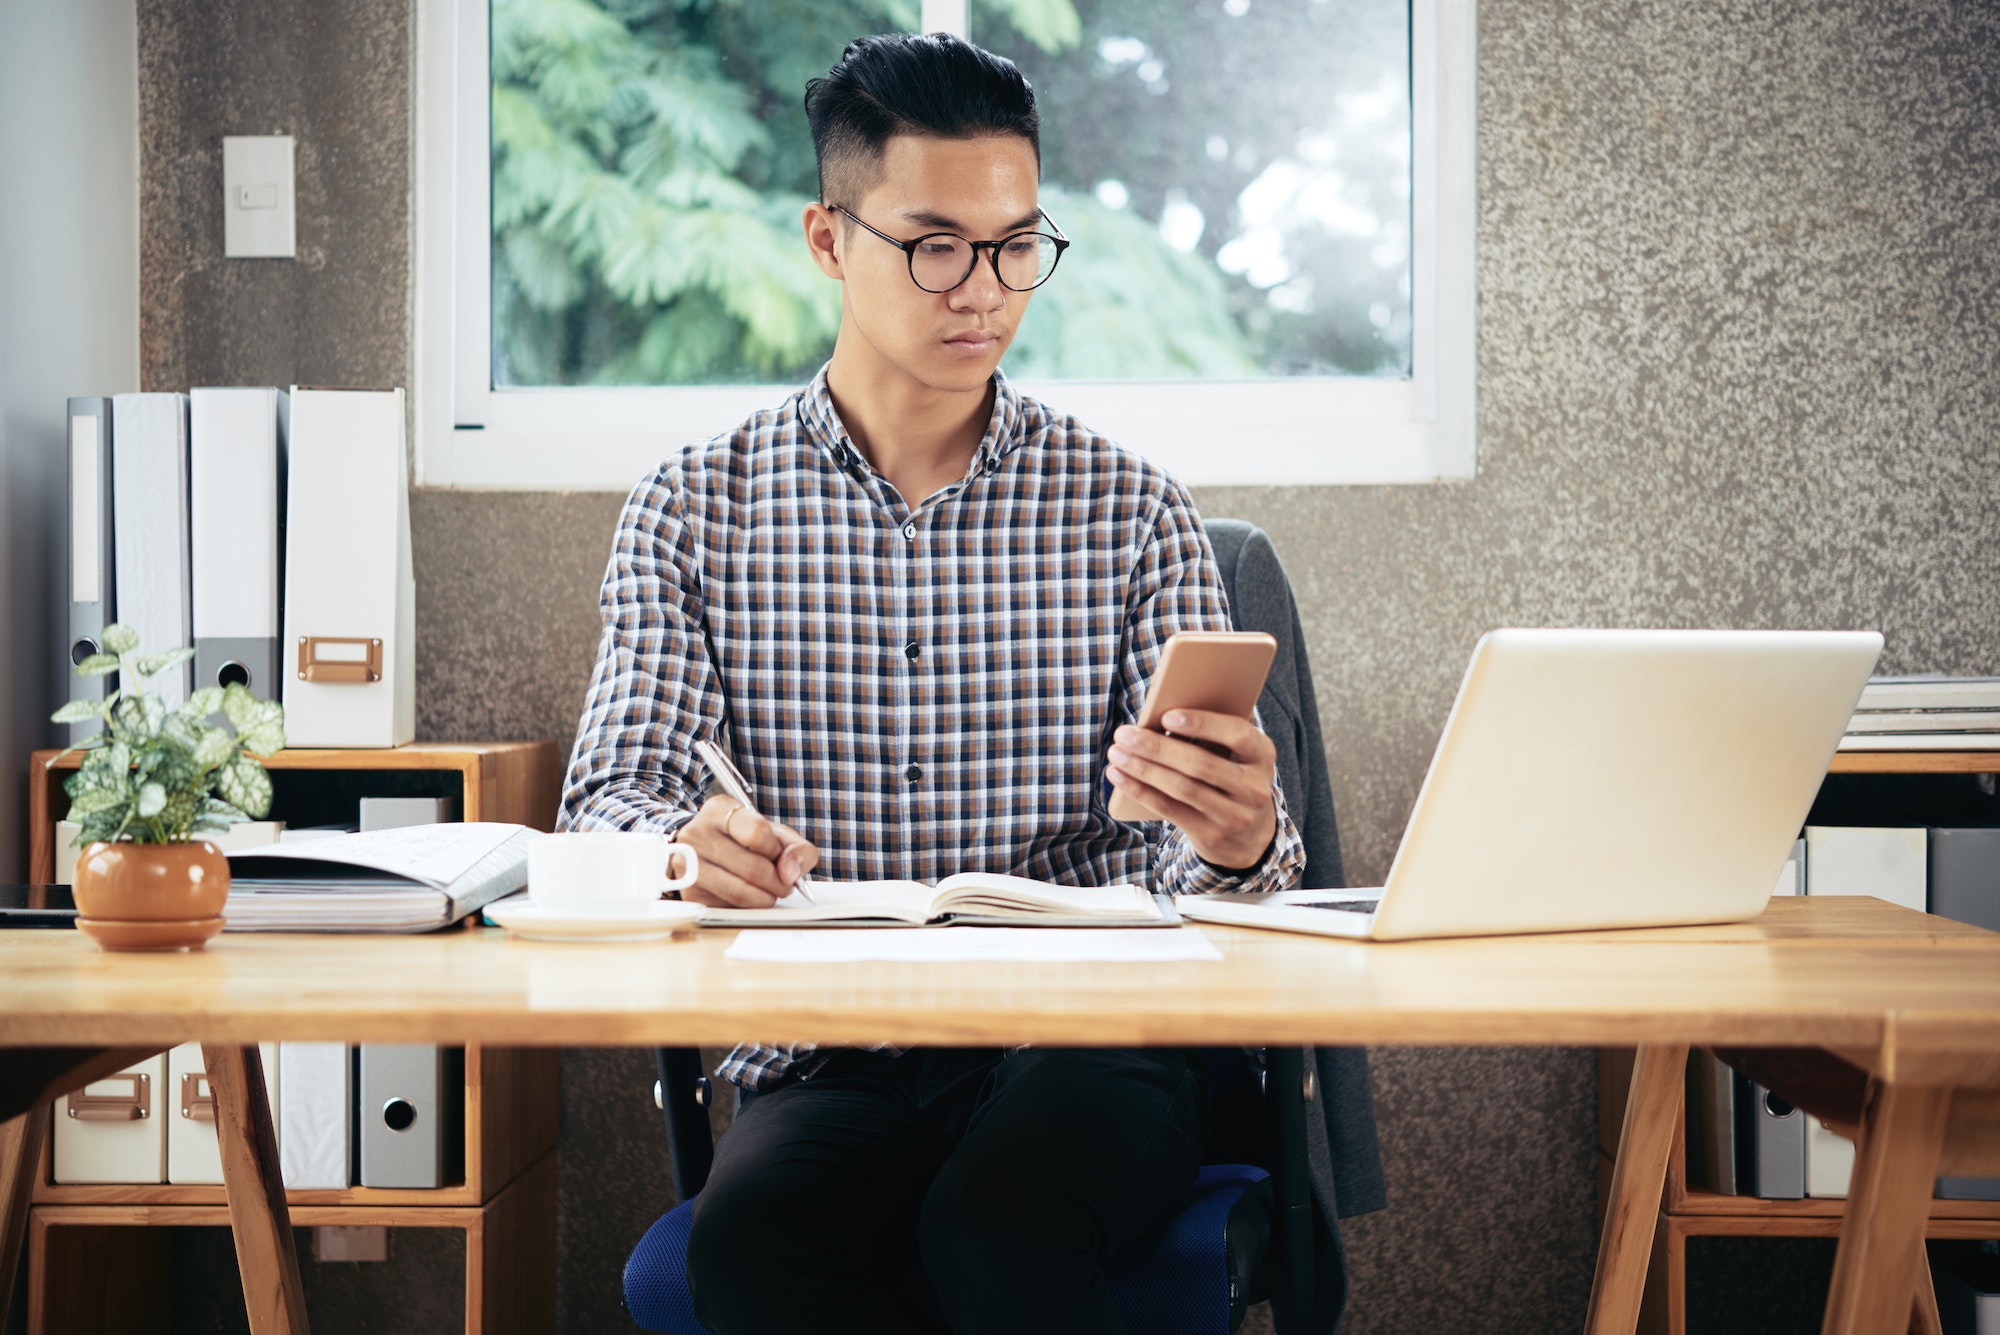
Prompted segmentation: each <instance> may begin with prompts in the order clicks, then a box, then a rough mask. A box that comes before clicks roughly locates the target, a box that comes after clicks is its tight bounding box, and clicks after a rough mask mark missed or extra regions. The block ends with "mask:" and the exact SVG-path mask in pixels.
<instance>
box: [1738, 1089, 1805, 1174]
mask: <svg viewBox="0 0 2000 1335" xmlns="http://www.w3.org/2000/svg"><path fill="white" fill-rule="evenodd" d="M1734 1079H1735V1083H1736V1092H1735V1099H1736V1190H1737V1193H1738V1194H1739V1195H1743V1196H1760V1197H1762V1198H1764V1199H1765V1200H1785V1201H1795V1200H1799V1199H1801V1198H1803V1197H1804V1196H1805V1194H1806V1115H1805V1114H1804V1113H1803V1112H1800V1111H1799V1110H1798V1109H1797V1108H1794V1107H1793V1106H1792V1105H1791V1104H1789V1103H1786V1102H1785V1101H1784V1100H1783V1099H1781V1098H1779V1097H1778V1096H1777V1095H1775V1094H1773V1093H1771V1091H1770V1090H1768V1089H1765V1088H1764V1087H1763V1086H1762V1085H1758V1084H1753V1083H1751V1081H1750V1079H1749V1077H1748V1076H1745V1075H1742V1074H1740V1073H1736V1074H1735V1075H1734Z"/></svg>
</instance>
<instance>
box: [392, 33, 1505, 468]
mask: <svg viewBox="0 0 2000 1335" xmlns="http://www.w3.org/2000/svg"><path fill="white" fill-rule="evenodd" d="M965 9H966V5H965V0H925V4H924V10H923V19H924V26H925V28H926V29H927V30H935V29H938V28H945V29H953V30H957V31H961V32H962V31H964V25H965ZM1410 9H1411V14H1410V19H1411V22H1410V28H1411V101H1412V135H1413V144H1412V147H1413V150H1414V156H1413V180H1412V201H1411V204H1412V223H1413V226H1412V233H1411V272H1412V275H1413V282H1412V285H1411V287H1412V292H1411V297H1412V311H1411V317H1412V319H1411V323H1412V348H1411V362H1412V366H1413V375H1412V377H1411V378H1410V379H1408V380H1387V379H1370V378H1367V377H1359V376H1357V377H1351V378H1324V379H1304V378H1300V379H1289V380H1285V379H1279V380H1258V381H1164V382H1134V381H1121V382H1100V381H1075V380H1060V381H1040V380H1023V381H1022V382H1020V383H1021V386H1022V388H1024V389H1025V390H1027V391H1028V392H1029V393H1032V394H1035V395H1037V396H1038V397H1041V398H1043V399H1045V400H1047V401H1048V402H1049V403H1051V404H1052V405H1054V406H1056V407H1059V408H1061V409H1062V410H1064V411H1066V412H1071V413H1074V414H1075V415H1076V416H1077V417H1078V418H1079V419H1080V420H1082V421H1084V422H1086V423H1088V424H1089V425H1090V426H1092V427H1093V428H1095V429H1096V430H1099V431H1102V432H1104V433H1105V434H1106V435H1109V436H1111V437H1112V438H1113V439H1115V440H1118V441H1119V442H1121V443H1122V444H1125V445H1126V446H1128V447H1130V448H1132V449H1135V450H1137V451H1139V452H1140V453H1142V454H1144V455H1146V456H1147V457H1148V458H1151V459H1153V460H1155V461H1157V462H1158V463H1160V464H1162V465H1163V466H1165V467H1166V468H1168V469H1170V470H1171V471H1172V472H1173V473H1174V474H1175V475H1176V476H1178V477H1179V478H1180V479H1181V480H1182V481H1183V482H1186V483H1188V484H1190V485H1195V486H1230V485H1260V486H1263V485H1297V484H1307V485H1311V484H1370V485H1374V484H1383V483H1412V482H1432V481H1440V480H1446V479H1458V478H1469V477H1472V476H1473V475H1474V472H1475V466H1476V453H1475V430H1474V429H1475V423H1476V412H1475V407H1476V404H1475V395H1474V369H1475V337H1474V317H1475V302H1474V288H1473V269H1474V257H1475V250H1474V226H1475V182H1476V177H1475V170H1474V166H1475V163H1474V147H1475V139H1476V133H1477V117H1476V108H1475V91H1476V85H1477V78H1476V75H1477V61H1476V57H1477V50H1478V42H1477V19H1476V0H1411V5H1410ZM487 28H488V5H487V0H420V3H419V5H418V19H417V29H418V31H417V60H418V81H417V89H418V95H417V99H416V119H417V135H416V173H415V176H416V191H415V200H414V213H415V233H416V236H415V265H416V282H415V310H414V331H413V332H414V343H415V347H414V361H415V367H414V373H415V377H416V395H415V400H416V403H415V407H416V480H417V482H418V484H419V485H423V486H433V487H468V488H484V489H505V490H536V491H546V490H554V491H617V492H623V491H627V490H629V489H630V488H631V486H632V485H633V484H634V483H635V482H637V481H638V480H639V479H640V478H642V477H644V476H646V475H647V474H648V473H650V472H652V471H653V469H654V468H656V467H658V465H659V463H660V461H661V460H663V459H665V458H666V457H668V456H669V455H670V454H671V453H673V452H674V451H675V450H676V449H678V448H679V447H680V446H682V445H684V444H687V443H688V442H691V441H696V440H701V439H705V438H707V437H709V436H712V435H715V434H716V433H718V432H722V431H726V430H729V429H730V428H732V427H734V426H735V425H737V424H738V423H739V422H741V421H742V420H743V419H744V418H746V417H748V416H749V415H750V414H751V413H753V412H755V411H756V410H758V409H760V408H765V407H769V406H770V405H772V404H774V403H776V402H778V401H779V400H781V399H782V398H784V396H785V395H787V394H789V393H791V392H792V391H793V390H794V389H796V388H797V386H796V385H727V386H705V387H691V388H690V387H659V388H654V387H644V388H579V387H551V388H537V389H501V390H495V389H494V388H493V386H492V381H491V367H492V361H493V356H492V309H491V293H492V227H491V225H490V214H489V209H490V205H491V179H492V167H491V160H492V148H491V143H490V134H489V126H488V109H489V107H490V94H489V92H488V88H489V85H490V81H491V78H492V75H491V66H490V63H489V60H488V55H487Z"/></svg>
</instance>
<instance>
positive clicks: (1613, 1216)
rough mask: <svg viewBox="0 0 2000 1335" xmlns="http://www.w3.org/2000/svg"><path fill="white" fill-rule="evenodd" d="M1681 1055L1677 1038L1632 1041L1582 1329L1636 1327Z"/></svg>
mask: <svg viewBox="0 0 2000 1335" xmlns="http://www.w3.org/2000/svg"><path fill="white" fill-rule="evenodd" d="M1687 1060H1688V1050H1687V1045H1686V1044H1684V1043H1680V1044H1673V1043H1667V1044H1654V1045H1652V1046H1649V1047H1642V1048H1640V1049H1639V1053H1638V1057H1637V1059H1636V1060H1635V1061H1634V1063H1633V1065H1632V1092H1631V1095H1630V1097H1628V1098H1627V1099H1626V1101H1625V1127H1624V1130H1623V1131H1622V1132H1621V1133H1620V1135H1619V1137H1618V1163H1617V1165H1616V1166H1615V1167H1613V1168H1612V1170H1611V1199H1610V1200H1609V1201H1607V1202H1606V1203H1605V1209H1604V1234H1603V1236H1602V1237H1601V1238H1599V1239H1598V1243H1597V1277H1596V1279H1595V1280H1594V1281H1593V1282H1592V1283H1591V1286H1590V1314H1589V1316H1588V1317H1587V1318H1585V1321H1584V1330H1585V1331H1586V1332H1587V1335H1631V1332H1632V1331H1634V1330H1636V1329H1637V1328H1638V1325H1639V1300H1640V1299H1641V1298H1642V1297H1644V1296H1645V1290H1646V1266H1647V1263H1648V1262H1649V1261H1650V1260H1651V1259H1652V1254H1653V1230H1654V1228H1655V1227H1656V1226H1657V1225H1658V1223H1659V1218H1660V1193H1661V1192H1662V1191H1663V1190H1664V1189H1665V1186H1666V1181H1667V1156H1668V1154H1669V1152H1670V1151H1671V1150H1672V1148H1673V1140H1674V1125H1675V1121H1676V1119H1677V1118H1678V1117H1679V1115H1680V1107H1681V1100H1682V1098H1683V1093H1682V1091H1683V1090H1684V1089H1685V1087H1686V1085H1685V1082H1686V1078H1687Z"/></svg>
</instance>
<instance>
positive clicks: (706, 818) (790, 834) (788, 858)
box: [675, 793, 819, 909]
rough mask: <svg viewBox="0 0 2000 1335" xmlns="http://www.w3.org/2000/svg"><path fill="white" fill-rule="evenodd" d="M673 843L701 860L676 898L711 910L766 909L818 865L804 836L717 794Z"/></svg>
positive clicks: (816, 856)
mask: <svg viewBox="0 0 2000 1335" xmlns="http://www.w3.org/2000/svg"><path fill="white" fill-rule="evenodd" d="M675 842H677V843H683V844H686V845H687V846H688V847H690V848H692V849H694V851H695V852H697V853H699V854H700V855H701V874H700V875H699V876H698V877H697V878H696V880H695V883H694V884H693V885H691V886H689V887H688V888H687V889H685V890H683V891H681V898H682V899H689V900H693V901H694V902H695V903H697V904H709V905H713V906H715V907H717V908H732V909H767V908H770V907H771V905H773V904H775V903H777V902H778V901H779V900H781V899H783V898H784V897H785V896H786V895H789V894H790V893H791V892H792V887H793V886H794V885H796V884H797V883H798V879H799V877H801V876H803V875H805V874H806V873H807V872H809V871H811V870H812V869H813V868H814V867H816V866H818V865H819V849H817V848H815V847H813V845H812V843H811V841H810V840H808V839H807V838H806V837H805V836H804V835H802V834H800V833H799V832H798V831H797V830H794V829H793V828H792V827H791V826H789V825H781V824H779V823H778V822H777V821H774V820H766V819H765V818H764V817H762V816H760V815H758V814H757V813H756V812H754V811H752V810H751V809H750V808H749V807H746V806H744V805H743V804H742V803H740V802H738V801H737V800H736V799H735V798H733V797H727V796H724V795H723V794H720V793H718V794H716V795H715V796H714V797H711V798H709V799H708V801H706V802H704V803H702V804H701V810H699V811H697V812H695V813H694V819H693V820H691V821H689V822H688V823H687V824H685V825H683V826H681V828H680V833H679V834H678V835H677V836H676V839H675Z"/></svg>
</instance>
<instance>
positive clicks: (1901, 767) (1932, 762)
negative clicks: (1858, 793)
mask: <svg viewBox="0 0 2000 1335" xmlns="http://www.w3.org/2000/svg"><path fill="white" fill-rule="evenodd" d="M1826 772H1827V773H1828V774H2000V750H1993V751H1840V752H1836V753H1835V754H1834V757H1833V763H1832V764H1830V765H1828V766H1827V767H1826Z"/></svg>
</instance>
